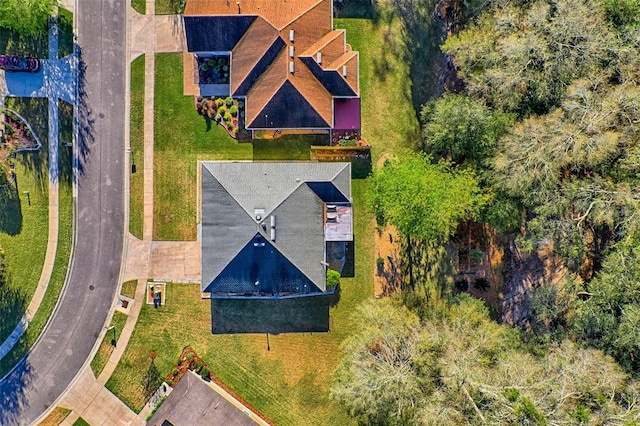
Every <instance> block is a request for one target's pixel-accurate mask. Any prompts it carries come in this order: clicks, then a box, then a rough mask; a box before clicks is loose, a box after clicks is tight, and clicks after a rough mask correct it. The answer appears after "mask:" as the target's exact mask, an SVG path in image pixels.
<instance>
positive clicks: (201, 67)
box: [200, 63, 209, 71]
mask: <svg viewBox="0 0 640 426" xmlns="http://www.w3.org/2000/svg"><path fill="white" fill-rule="evenodd" d="M200 69H201V70H202V71H209V65H207V64H206V63H204V64H202V65H200Z"/></svg>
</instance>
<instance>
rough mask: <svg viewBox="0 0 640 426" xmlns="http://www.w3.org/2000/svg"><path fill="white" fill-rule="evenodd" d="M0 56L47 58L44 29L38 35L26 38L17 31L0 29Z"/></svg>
mask: <svg viewBox="0 0 640 426" xmlns="http://www.w3.org/2000/svg"><path fill="white" fill-rule="evenodd" d="M0 54H3V55H18V56H35V57H36V58H41V59H46V58H48V56H49V38H48V34H47V31H46V29H44V30H43V31H42V32H41V33H40V34H38V35H35V36H27V35H24V34H20V33H19V32H18V31H13V30H9V29H7V28H0Z"/></svg>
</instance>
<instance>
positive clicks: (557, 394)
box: [332, 295, 640, 425]
mask: <svg viewBox="0 0 640 426" xmlns="http://www.w3.org/2000/svg"><path fill="white" fill-rule="evenodd" d="M356 324H357V325H358V327H357V328H356V329H357V330H358V332H357V333H356V334H354V335H352V336H351V337H349V338H347V339H346V340H345V342H344V344H343V346H342V351H343V358H342V361H341V363H340V364H339V366H338V369H337V370H336V383H335V384H334V386H333V388H332V396H333V398H335V399H336V400H338V401H339V402H340V403H341V404H343V405H344V406H345V407H346V408H347V409H348V411H349V413H350V414H352V415H353V416H355V417H356V418H357V419H358V420H359V421H360V422H361V423H363V424H425V425H458V424H483V425H485V424H486V425H502V424H624V423H626V422H637V421H638V420H640V412H639V410H638V401H639V398H640V393H639V392H638V384H637V382H635V381H633V380H630V379H629V378H628V377H627V375H626V374H624V372H622V371H621V369H620V367H619V366H618V365H617V364H616V363H615V362H614V361H613V359H612V358H611V357H609V356H607V355H604V354H603V353H602V352H601V351H599V350H594V349H583V348H579V347H577V346H576V345H575V344H573V343H571V342H569V341H563V342H561V343H559V344H554V345H551V347H550V348H549V350H548V351H547V352H546V353H544V354H541V356H539V357H534V356H533V355H531V354H530V353H528V352H527V351H525V350H524V349H523V347H522V345H521V344H520V343H519V337H518V332H517V331H516V330H515V329H512V328H510V327H508V326H505V325H499V324H497V323H495V322H493V321H491V319H490V318H489V315H488V311H487V309H486V308H485V307H484V306H483V304H482V302H480V301H478V300H475V299H472V298H471V297H469V296H467V295H462V296H461V297H459V298H458V299H457V300H456V301H455V303H454V304H453V305H451V306H450V309H449V310H441V311H437V312H436V311H434V312H433V313H432V315H431V316H429V317H427V318H425V320H424V321H422V322H419V321H418V320H417V318H416V317H415V316H414V315H413V314H411V313H410V312H408V311H407V310H406V308H404V307H402V306H398V305H396V304H394V303H393V302H391V301H389V300H382V301H369V302H367V303H365V305H363V306H362V307H360V308H359V309H358V313H357V319H356ZM394 395H395V399H394V398H393V396H394ZM630 424H633V423H630Z"/></svg>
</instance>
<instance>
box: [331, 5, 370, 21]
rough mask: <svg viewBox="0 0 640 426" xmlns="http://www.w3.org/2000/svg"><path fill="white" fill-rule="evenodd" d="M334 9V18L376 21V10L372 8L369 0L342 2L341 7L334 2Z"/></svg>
mask: <svg viewBox="0 0 640 426" xmlns="http://www.w3.org/2000/svg"><path fill="white" fill-rule="evenodd" d="M334 7H335V8H336V13H335V17H336V18H360V19H371V20H373V21H376V20H378V18H379V14H378V10H377V9H376V8H375V7H374V6H373V4H372V2H371V0H344V2H343V3H342V5H339V3H338V2H337V1H334Z"/></svg>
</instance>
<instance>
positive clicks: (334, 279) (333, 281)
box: [327, 269, 340, 288]
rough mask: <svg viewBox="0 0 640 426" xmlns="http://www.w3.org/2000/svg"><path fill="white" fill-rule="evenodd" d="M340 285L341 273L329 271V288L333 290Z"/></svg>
mask: <svg viewBox="0 0 640 426" xmlns="http://www.w3.org/2000/svg"><path fill="white" fill-rule="evenodd" d="M339 283H340V272H338V271H334V270H333V269H327V288H333V287H335V286H337V285H338V284H339Z"/></svg>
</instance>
